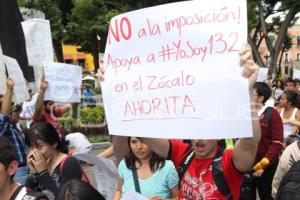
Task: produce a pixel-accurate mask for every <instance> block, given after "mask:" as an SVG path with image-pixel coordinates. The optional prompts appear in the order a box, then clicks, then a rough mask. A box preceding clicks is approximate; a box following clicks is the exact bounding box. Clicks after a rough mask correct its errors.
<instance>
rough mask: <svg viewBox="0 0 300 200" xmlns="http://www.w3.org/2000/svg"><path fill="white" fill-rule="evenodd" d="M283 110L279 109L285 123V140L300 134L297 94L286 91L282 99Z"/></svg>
mask: <svg viewBox="0 0 300 200" xmlns="http://www.w3.org/2000/svg"><path fill="white" fill-rule="evenodd" d="M280 104H281V106H283V107H282V108H278V110H277V111H278V112H279V113H280V117H281V118H282V122H283V124H284V125H283V130H284V138H287V137H288V136H289V135H294V134H296V133H297V132H298V127H297V126H296V124H297V122H299V120H300V111H299V110H298V108H297V94H296V93H295V92H292V91H286V92H285V93H284V95H282V97H281V99H280Z"/></svg>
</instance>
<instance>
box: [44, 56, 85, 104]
mask: <svg viewBox="0 0 300 200" xmlns="http://www.w3.org/2000/svg"><path fill="white" fill-rule="evenodd" d="M44 73H45V80H46V81H48V88H47V90H46V91H45V97H44V99H45V100H52V101H56V102H80V98H81V90H80V87H81V79H82V67H80V66H77V65H70V64H65V63H55V62H45V63H44Z"/></svg>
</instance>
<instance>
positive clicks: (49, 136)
mask: <svg viewBox="0 0 300 200" xmlns="http://www.w3.org/2000/svg"><path fill="white" fill-rule="evenodd" d="M26 135H27V137H28V138H27V143H28V145H29V146H30V145H34V144H36V141H37V140H42V141H43V142H45V143H47V144H49V145H53V144H55V143H56V144H57V146H56V149H57V150H58V151H60V152H62V153H68V142H67V141H66V140H65V138H64V137H62V138H61V137H60V136H59V135H58V133H57V131H56V129H55V128H54V127H53V126H52V125H51V124H49V123H47V122H37V123H34V124H33V126H32V127H31V128H30V129H29V131H28V133H27V134H26Z"/></svg>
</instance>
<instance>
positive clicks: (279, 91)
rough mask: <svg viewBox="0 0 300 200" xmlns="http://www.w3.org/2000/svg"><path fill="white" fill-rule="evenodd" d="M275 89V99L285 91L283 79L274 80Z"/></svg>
mask: <svg viewBox="0 0 300 200" xmlns="http://www.w3.org/2000/svg"><path fill="white" fill-rule="evenodd" d="M273 90H274V99H275V100H276V99H278V98H279V97H280V96H281V95H282V94H283V92H284V85H283V81H282V80H276V81H274V85H273Z"/></svg>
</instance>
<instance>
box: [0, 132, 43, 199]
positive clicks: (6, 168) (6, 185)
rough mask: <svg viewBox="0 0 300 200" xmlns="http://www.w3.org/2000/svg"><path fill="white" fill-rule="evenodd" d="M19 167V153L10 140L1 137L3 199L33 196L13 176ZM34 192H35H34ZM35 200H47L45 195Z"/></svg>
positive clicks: (0, 195)
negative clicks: (17, 153)
mask: <svg viewBox="0 0 300 200" xmlns="http://www.w3.org/2000/svg"><path fill="white" fill-rule="evenodd" d="M17 169H18V161H17V155H16V153H15V151H14V148H13V146H12V145H11V144H10V143H9V141H8V140H7V139H6V138H4V137H0V197H1V200H21V199H26V198H25V197H27V199H30V197H33V196H32V195H30V194H29V193H28V192H27V189H26V187H24V186H23V185H21V184H19V183H17V182H15V181H14V180H13V176H14V175H15V173H16V171H17ZM32 194H34V193H32ZM34 200H47V198H46V196H45V195H40V198H34Z"/></svg>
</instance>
